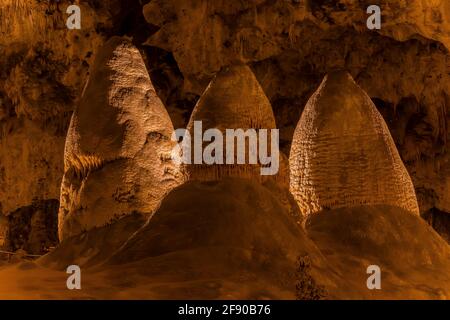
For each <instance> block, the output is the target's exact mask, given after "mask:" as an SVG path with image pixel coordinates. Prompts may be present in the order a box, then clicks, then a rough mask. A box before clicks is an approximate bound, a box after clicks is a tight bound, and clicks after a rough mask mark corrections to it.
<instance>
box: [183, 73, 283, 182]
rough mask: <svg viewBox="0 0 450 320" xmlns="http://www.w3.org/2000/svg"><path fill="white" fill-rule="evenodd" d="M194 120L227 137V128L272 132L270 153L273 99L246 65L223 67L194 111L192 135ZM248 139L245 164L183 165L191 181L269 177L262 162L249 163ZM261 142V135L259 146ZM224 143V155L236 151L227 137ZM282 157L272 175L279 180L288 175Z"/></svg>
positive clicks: (189, 128)
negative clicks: (270, 98) (228, 147)
mask: <svg viewBox="0 0 450 320" xmlns="http://www.w3.org/2000/svg"><path fill="white" fill-rule="evenodd" d="M195 122H197V123H198V122H201V124H202V129H203V132H205V131H207V130H208V129H218V130H219V131H220V132H221V133H222V134H223V136H224V137H227V133H226V131H227V129H229V130H230V129H235V130H237V129H242V130H243V132H247V130H249V129H255V130H256V131H259V130H261V129H266V130H268V132H269V133H268V139H266V142H267V145H268V150H269V153H270V149H271V143H272V141H271V138H270V137H271V135H270V132H271V130H272V129H276V126H275V117H274V115H273V111H272V107H271V105H270V102H269V100H268V99H267V97H266V95H265V93H264V91H263V90H262V88H261V86H260V85H259V83H258V80H257V79H256V77H255V76H254V74H253V72H252V71H251V69H250V68H249V67H248V66H246V65H237V66H232V67H227V68H224V69H222V70H221V71H220V72H219V73H218V74H217V75H216V76H215V78H214V79H213V80H212V82H211V83H210V84H209V86H208V88H207V89H206V90H205V92H204V94H203V95H202V97H201V98H200V100H199V101H198V103H197V105H196V107H195V108H194V111H193V112H192V115H191V118H190V121H189V124H188V127H187V130H188V131H189V133H190V135H191V136H192V137H194V135H195V134H194V127H195ZM228 137H229V136H228ZM249 140H250V139H248V140H247V139H246V146H247V147H246V151H245V153H246V154H245V159H246V162H245V164H238V162H237V161H234V163H233V164H226V163H227V162H226V161H225V160H224V164H213V165H208V164H187V165H185V168H184V169H185V171H186V173H187V175H188V176H189V178H190V179H191V180H220V179H222V178H224V177H240V178H249V179H257V180H258V181H261V180H264V179H266V178H264V177H263V176H262V175H261V170H260V169H261V166H262V164H261V163H260V162H259V161H258V163H256V164H250V162H249V161H248V159H249V153H250V152H249V148H248V145H249V142H248V141H249ZM260 143H261V141H260V139H259V137H258V145H259V144H260ZM273 143H275V142H273ZM204 145H205V144H204ZM223 146H224V147H223V150H224V157H226V154H227V153H229V152H233V150H227V146H226V142H225V139H224V142H223ZM236 146H237V144H236ZM193 149H194V147H193ZM238 152H239V151H238V150H235V152H234V157H235V160H236V158H237V154H238ZM282 160H283V158H282V156H280V159H279V160H278V161H279V162H280V164H279V166H280V169H279V170H278V173H277V174H275V175H274V176H273V177H271V178H275V179H276V180H279V181H282V180H283V179H284V180H287V177H284V176H283V173H284V174H285V173H286V170H285V168H286V167H287V164H286V162H283V161H282ZM271 178H267V179H271ZM286 183H287V182H286Z"/></svg>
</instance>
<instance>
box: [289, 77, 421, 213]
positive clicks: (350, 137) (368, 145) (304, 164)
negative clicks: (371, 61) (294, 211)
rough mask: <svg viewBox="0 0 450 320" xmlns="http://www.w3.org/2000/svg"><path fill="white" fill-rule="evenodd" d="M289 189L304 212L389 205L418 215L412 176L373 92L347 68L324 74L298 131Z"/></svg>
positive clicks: (293, 148)
mask: <svg viewBox="0 0 450 320" xmlns="http://www.w3.org/2000/svg"><path fill="white" fill-rule="evenodd" d="M289 164H290V190H291V193H292V194H293V195H294V198H295V199H296V201H297V203H298V204H299V206H300V209H301V211H302V212H303V214H304V215H306V216H308V215H311V214H314V213H317V212H319V211H322V210H324V209H333V208H342V207H354V206H359V205H378V204H386V205H393V206H397V207H401V208H404V209H406V210H408V211H409V212H411V213H414V214H419V208H418V204H417V199H416V195H415V191H414V186H413V184H412V181H411V178H410V176H409V174H408V172H407V170H406V168H405V166H404V164H403V162H402V160H401V158H400V155H399V153H398V151H397V149H396V147H395V144H394V141H393V139H392V137H391V135H390V133H389V129H388V127H387V125H386V123H385V122H384V120H383V118H382V116H381V115H380V113H379V112H378V110H377V109H376V107H375V105H374V104H373V103H372V101H371V99H370V97H369V96H368V95H367V94H366V93H365V92H364V91H363V90H362V89H361V88H360V87H359V86H358V85H357V84H356V83H355V82H354V80H353V79H352V77H351V75H350V74H348V73H347V72H334V73H331V74H329V75H327V76H326V77H325V79H324V80H323V82H322V84H321V85H320V87H319V89H318V90H317V91H316V92H315V93H314V95H313V96H312V97H311V98H310V100H309V101H308V103H307V105H306V107H305V110H304V111H303V114H302V116H301V119H300V121H299V123H298V125H297V128H296V130H295V133H294V138H293V141H292V146H291V154H290V158H289Z"/></svg>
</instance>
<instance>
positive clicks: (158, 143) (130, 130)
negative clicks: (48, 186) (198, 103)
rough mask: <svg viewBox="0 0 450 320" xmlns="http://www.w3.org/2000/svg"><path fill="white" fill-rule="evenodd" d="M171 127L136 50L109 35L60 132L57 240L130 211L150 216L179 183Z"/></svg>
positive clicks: (124, 41) (127, 43)
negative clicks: (64, 136)
mask: <svg viewBox="0 0 450 320" xmlns="http://www.w3.org/2000/svg"><path fill="white" fill-rule="evenodd" d="M172 131H173V126H172V123H171V120H170V118H169V116H168V114H167V111H166V110H165V108H164V106H163V104H162V102H161V101H160V100H159V98H158V96H157V95H156V93H155V90H154V88H153V85H152V83H151V81H150V78H149V76H148V73H147V70H146V67H145V65H144V62H143V60H142V57H141V55H140V54H139V51H138V50H137V49H136V48H135V47H134V46H133V45H131V44H130V43H129V42H128V41H127V40H125V39H123V38H119V37H114V38H112V39H111V40H109V41H108V42H107V43H106V44H105V46H104V47H103V48H102V49H101V51H100V52H99V54H98V56H97V57H96V62H95V64H94V67H93V69H92V72H91V76H90V79H89V81H88V83H87V85H86V88H85V90H84V93H83V96H82V98H81V101H80V104H79V106H78V108H77V109H76V110H75V112H74V114H73V116H72V121H71V125H70V128H69V132H68V134H67V141H66V149H65V156H64V159H65V174H64V178H63V183H62V186H61V208H60V212H59V236H60V238H61V239H65V238H67V237H70V236H72V235H76V234H78V233H80V232H83V231H85V230H89V229H91V228H94V227H100V226H103V225H105V224H108V223H110V222H111V221H113V220H115V219H117V218H118V217H121V216H124V215H128V214H130V213H132V212H134V211H136V212H139V213H142V214H145V215H150V214H152V213H153V211H154V210H155V208H156V207H157V206H158V205H159V202H160V201H161V199H162V198H163V197H164V195H165V194H166V193H167V192H168V191H169V190H170V189H171V188H173V187H174V186H176V185H177V184H178V181H179V180H178V179H179V175H178V168H177V167H176V166H175V165H174V164H173V163H172V162H171V161H170V152H171V150H172V147H173V143H172V142H171V141H170V136H171V134H172Z"/></svg>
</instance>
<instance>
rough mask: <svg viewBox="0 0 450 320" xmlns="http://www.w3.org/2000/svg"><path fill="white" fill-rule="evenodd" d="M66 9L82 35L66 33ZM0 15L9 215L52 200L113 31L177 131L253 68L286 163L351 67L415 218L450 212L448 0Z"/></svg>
mask: <svg viewBox="0 0 450 320" xmlns="http://www.w3.org/2000/svg"><path fill="white" fill-rule="evenodd" d="M72 3H76V4H78V5H80V7H81V12H82V29H81V30H68V29H67V28H66V26H65V20H66V18H67V16H68V15H67V14H66V13H65V10H66V8H67V6H68V5H69V4H72ZM371 4H378V5H380V6H381V8H382V23H383V24H382V28H381V30H374V31H371V30H368V29H367V27H366V19H367V14H366V8H367V7H368V6H369V5H371ZM0 17H1V19H0V34H1V37H0V66H1V68H0V211H1V214H2V215H3V216H9V215H11V214H12V213H13V212H17V210H20V209H21V208H29V207H30V206H32V204H33V203H36V201H47V200H51V199H59V191H60V185H61V178H62V176H63V170H64V169H63V152H64V143H65V135H66V132H67V128H68V125H69V120H70V116H71V114H72V111H73V108H74V106H75V105H76V104H77V101H78V98H79V97H80V94H81V92H82V90H83V86H84V83H85V81H86V78H87V76H88V74H89V67H90V66H91V64H92V62H93V59H94V57H95V54H96V50H97V48H99V47H100V46H101V45H102V44H103V43H104V42H105V41H106V40H107V39H108V38H109V37H111V36H112V35H121V36H123V35H125V36H129V37H130V39H131V40H132V41H133V43H134V44H135V45H137V46H138V47H139V49H140V50H141V52H142V54H143V56H144V58H145V60H146V64H147V67H148V68H149V70H150V73H151V77H152V80H153V82H154V84H155V87H156V90H157V92H158V94H159V96H160V97H161V99H162V100H163V102H164V103H165V105H166V107H167V109H168V111H169V114H170V116H171V118H172V121H173V123H174V126H175V128H179V127H184V126H185V125H186V124H187V121H188V119H189V116H190V112H191V111H192V109H193V107H194V105H195V103H196V102H197V100H198V98H199V96H200V95H201V94H202V93H203V91H204V89H205V88H206V86H207V84H208V83H209V82H210V80H211V79H212V77H213V76H214V74H215V73H216V72H217V71H219V70H221V69H222V68H223V67H225V66H229V65H234V64H236V63H242V62H243V63H247V64H249V65H250V67H251V68H252V70H253V72H254V73H255V75H256V77H257V79H258V81H259V82H260V84H261V86H262V88H263V90H264V92H265V93H266V95H267V97H268V98H269V100H270V102H271V103H272V106H273V108H274V114H275V117H276V121H277V126H278V127H279V128H280V129H281V146H282V149H283V151H284V152H285V153H288V152H289V149H290V143H291V140H292V135H293V132H294V128H295V125H296V124H297V121H298V119H299V118H300V115H301V112H302V110H303V108H304V106H305V104H306V101H307V100H308V98H309V97H310V96H311V94H312V93H313V92H314V90H315V89H316V88H317V86H318V85H319V83H320V81H321V80H322V79H323V76H324V75H325V74H326V73H328V72H330V71H333V70H336V69H346V70H348V71H349V72H350V73H351V75H352V76H353V78H354V79H355V81H356V82H357V83H358V85H360V86H361V87H362V88H363V89H364V90H365V91H366V92H367V93H368V94H369V96H370V97H371V98H372V100H373V101H374V103H375V104H376V106H377V107H378V109H379V111H380V112H381V113H382V115H383V116H384V118H385V120H386V122H387V123H388V126H389V128H390V130H391V134H392V135H393V137H394V140H395V142H396V145H397V148H398V149H399V152H400V155H401V157H402V159H403V161H404V162H405V165H406V167H407V169H408V171H409V173H410V175H411V177H412V180H413V183H414V186H415V189H416V193H417V196H418V200H419V205H420V210H421V212H422V213H423V214H425V215H431V216H435V215H437V213H436V212H439V217H441V215H444V216H445V215H446V214H447V213H450V153H449V152H448V143H447V141H448V138H449V128H448V124H449V115H448V111H449V108H450V81H449V74H450V72H449V71H450V55H449V51H448V50H449V48H450V2H449V1H446V0H432V1H421V0H408V1H406V0H398V1H388V0H376V1H375V0H374V1H366V0H314V1H312V0H291V1H284V0H283V1H282V0H246V1H234V0H233V1H229V0H151V1H149V0H145V1H142V0H141V1H140V0H132V1H125V0H123V1H120V0H107V1H106V0H105V1H99V0H87V1H83V0H81V1H68V0H62V1H51V0H49V1H39V0H27V1H25V0H1V1H0ZM48 214H50V212H49V213H48ZM444 219H445V218H444ZM441 220H442V218H439V221H441ZM429 221H431V220H429ZM433 221H435V220H433ZM441 229H445V228H441Z"/></svg>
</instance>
